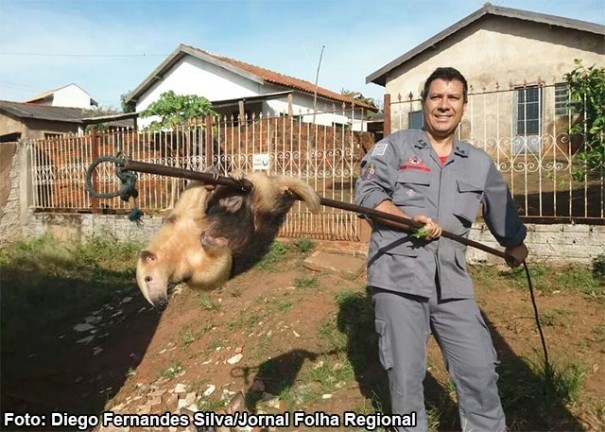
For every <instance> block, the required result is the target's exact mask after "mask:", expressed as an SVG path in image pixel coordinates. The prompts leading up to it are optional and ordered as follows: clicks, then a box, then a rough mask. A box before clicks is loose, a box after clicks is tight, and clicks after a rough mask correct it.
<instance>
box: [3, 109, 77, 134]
mask: <svg viewBox="0 0 605 432" xmlns="http://www.w3.org/2000/svg"><path fill="white" fill-rule="evenodd" d="M83 130H84V129H83V127H82V126H81V125H78V124H77V123H67V122H57V121H50V120H37V119H27V120H23V121H20V120H16V119H14V118H12V117H10V116H7V115H5V114H0V135H9V134H13V133H20V134H21V138H34V139H44V138H46V134H67V133H74V134H81V133H82V132H83Z"/></svg>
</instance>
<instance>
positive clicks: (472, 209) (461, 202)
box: [454, 180, 483, 226]
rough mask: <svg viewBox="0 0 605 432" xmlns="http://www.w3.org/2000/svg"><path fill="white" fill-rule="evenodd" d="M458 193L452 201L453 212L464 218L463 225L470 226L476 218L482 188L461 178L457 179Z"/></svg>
mask: <svg viewBox="0 0 605 432" xmlns="http://www.w3.org/2000/svg"><path fill="white" fill-rule="evenodd" d="M456 183H457V190H458V195H457V197H456V201H455V202H454V214H455V215H456V216H459V217H462V218H464V219H466V221H467V223H466V224H465V225H467V226H470V224H471V223H472V222H474V221H475V219H476V218H477V212H478V211H479V205H480V204H481V198H482V197H483V188H481V187H479V186H475V185H473V184H471V183H467V182H464V181H461V180H457V181H456Z"/></svg>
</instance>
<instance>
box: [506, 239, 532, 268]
mask: <svg viewBox="0 0 605 432" xmlns="http://www.w3.org/2000/svg"><path fill="white" fill-rule="evenodd" d="M504 253H505V254H506V255H507V257H506V263H507V264H508V265H509V266H511V267H519V266H520V265H521V263H523V261H525V258H527V255H528V254H529V250H527V246H525V243H521V244H520V245H517V246H509V247H507V248H506V249H505V250H504Z"/></svg>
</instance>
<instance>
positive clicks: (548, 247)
mask: <svg viewBox="0 0 605 432" xmlns="http://www.w3.org/2000/svg"><path fill="white" fill-rule="evenodd" d="M161 223H162V220H161V218H159V217H145V218H144V223H143V225H142V226H137V225H136V224H135V223H133V222H131V221H129V220H128V218H127V217H126V216H123V215H122V216H115V215H92V214H46V213H36V214H34V215H32V217H31V218H30V221H29V223H28V225H26V226H25V227H24V234H25V235H28V236H33V237H39V236H42V235H44V234H50V235H52V236H53V237H55V238H57V239H59V240H61V241H74V242H81V241H84V240H86V239H87V238H89V237H91V236H92V235H106V234H109V235H113V236H114V237H115V238H116V239H118V240H122V241H125V240H133V241H140V242H143V243H144V242H146V241H148V240H149V239H150V238H151V237H152V236H153V235H154V234H155V233H156V232H157V231H158V229H159V227H160V225H161ZM527 228H528V235H527V240H526V244H527V246H528V248H529V250H530V256H529V258H528V262H532V263H540V264H546V265H561V264H569V263H578V264H586V265H589V264H591V262H592V260H593V258H595V257H596V256H597V255H599V254H605V226H589V225H562V224H561V225H531V224H529V225H527ZM470 239H471V240H475V241H478V242H480V243H482V244H484V245H486V246H490V247H493V248H496V249H500V250H502V248H501V247H500V246H499V245H498V244H497V242H496V240H495V239H494V237H493V236H492V235H491V234H490V232H489V230H488V229H487V227H486V226H485V225H484V224H475V225H474V226H473V230H472V231H471V236H470ZM467 261H468V262H469V263H473V264H483V263H488V264H496V263H502V259H501V258H498V257H496V256H493V255H490V254H488V253H486V252H483V251H481V250H479V249H475V248H471V247H469V248H468V250H467Z"/></svg>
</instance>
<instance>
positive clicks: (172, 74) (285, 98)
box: [125, 44, 378, 130]
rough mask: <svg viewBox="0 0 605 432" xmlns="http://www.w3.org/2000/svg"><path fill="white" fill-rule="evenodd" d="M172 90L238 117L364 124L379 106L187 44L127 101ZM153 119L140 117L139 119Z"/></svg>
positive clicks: (140, 101) (146, 101) (141, 101)
mask: <svg viewBox="0 0 605 432" xmlns="http://www.w3.org/2000/svg"><path fill="white" fill-rule="evenodd" d="M169 90H172V91H174V92H175V93H176V94H181V95H184V94H193V95H198V96H203V97H205V98H206V99H208V100H209V101H211V102H212V107H213V109H214V110H215V111H217V112H218V113H219V114H221V115H222V116H226V117H228V118H229V117H230V116H233V117H234V118H235V119H237V118H238V116H239V118H245V117H246V116H248V117H250V116H252V115H256V116H258V115H259V114H261V113H262V114H263V115H270V116H278V115H291V116H296V117H299V118H300V119H301V120H302V121H305V122H314V123H317V124H321V125H327V126H342V125H348V126H351V127H352V128H354V129H357V130H360V129H361V128H362V126H361V125H360V120H365V119H366V111H367V110H370V111H373V112H376V111H378V109H377V108H376V107H374V106H373V105H369V104H366V103H362V102H358V101H356V100H354V99H352V98H350V97H347V96H344V95H342V94H339V93H336V92H333V91H331V90H328V89H325V88H323V87H319V86H315V85H314V84H312V83H310V82H308V81H305V80H302V79H298V78H294V77H290V76H287V75H283V74H280V73H277V72H274V71H270V70H268V69H265V68H262V67H259V66H254V65H251V64H248V63H244V62H242V61H239V60H235V59H232V58H229V57H224V56H220V55H217V54H212V53H210V52H208V51H204V50H201V49H199V48H195V47H192V46H189V45H184V44H181V45H180V46H179V47H178V48H177V49H176V50H175V51H174V52H173V53H172V54H170V55H169V56H168V57H167V58H166V59H165V60H164V61H163V62H162V63H161V64H160V65H159V66H158V67H157V68H156V69H155V70H154V71H153V72H152V73H151V74H150V75H149V76H148V77H147V78H146V79H145V80H143V82H141V84H139V85H138V86H137V87H136V88H135V89H134V90H133V91H132V92H130V94H128V95H127V97H126V99H125V102H126V103H127V104H132V105H135V106H136V111H137V112H141V111H143V110H145V109H146V108H147V107H148V106H149V105H150V104H151V103H153V102H154V101H156V100H158V99H159V97H160V95H161V94H162V93H164V92H167V91H169ZM151 121H152V119H150V118H149V119H141V120H140V121H139V125H140V126H145V125H147V124H149V123H150V122H151ZM353 125H355V126H353Z"/></svg>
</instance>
